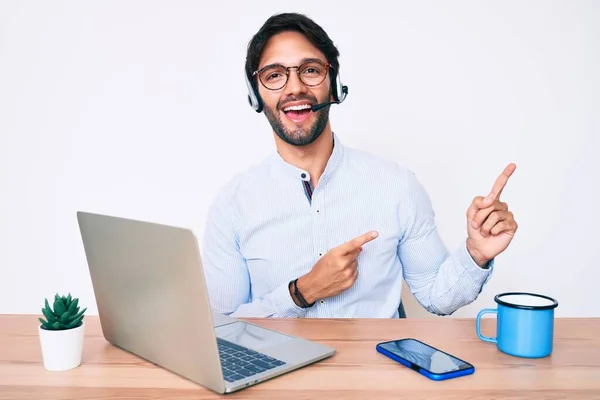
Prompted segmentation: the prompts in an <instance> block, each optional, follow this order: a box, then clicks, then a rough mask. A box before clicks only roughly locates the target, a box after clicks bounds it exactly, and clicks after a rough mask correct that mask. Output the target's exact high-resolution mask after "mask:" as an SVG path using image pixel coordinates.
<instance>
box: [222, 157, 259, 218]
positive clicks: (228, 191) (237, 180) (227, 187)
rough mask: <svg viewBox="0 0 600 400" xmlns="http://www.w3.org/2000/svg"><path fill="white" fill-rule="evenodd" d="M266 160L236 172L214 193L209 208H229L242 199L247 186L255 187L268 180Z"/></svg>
mask: <svg viewBox="0 0 600 400" xmlns="http://www.w3.org/2000/svg"><path fill="white" fill-rule="evenodd" d="M268 174H269V164H268V158H267V159H265V160H263V161H261V162H258V163H256V164H253V165H251V166H250V167H248V168H246V169H244V170H242V171H238V172H236V173H235V174H234V175H233V176H232V177H230V178H229V180H228V181H226V182H225V184H224V185H222V186H221V187H220V188H219V189H218V190H217V192H216V195H215V196H214V198H213V201H212V203H211V208H215V207H230V208H235V205H236V204H237V203H239V202H240V201H243V199H244V196H245V195H244V192H245V191H246V190H247V189H248V188H247V187H246V186H247V185H257V184H260V183H261V182H265V181H268V179H269V176H268Z"/></svg>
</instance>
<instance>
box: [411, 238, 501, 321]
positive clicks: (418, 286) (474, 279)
mask: <svg viewBox="0 0 600 400" xmlns="http://www.w3.org/2000/svg"><path fill="white" fill-rule="evenodd" d="M439 254H442V253H439ZM437 262H438V263H439V268H435V267H434V268H431V271H430V272H429V273H428V272H427V271H423V272H425V273H421V274H420V276H418V277H417V276H408V277H407V282H410V283H409V286H411V289H412V291H413V292H414V295H415V297H416V299H417V300H418V301H419V303H421V305H423V307H425V308H426V309H427V310H428V311H430V312H432V313H435V314H438V315H450V314H452V313H454V312H455V311H456V310H457V309H459V308H461V307H463V306H465V305H468V304H470V303H472V302H473V301H474V300H475V299H477V296H478V295H479V293H481V289H482V287H483V285H484V284H485V283H486V282H487V280H488V279H489V277H490V275H491V272H492V267H493V260H491V261H490V262H489V263H488V264H487V265H486V267H487V268H482V267H480V266H479V265H478V264H477V262H476V261H475V260H474V259H473V258H472V257H471V255H470V254H469V252H468V251H467V248H466V245H464V244H463V245H462V246H460V247H459V249H457V250H456V251H455V252H454V253H452V254H450V253H445V258H440V259H439V260H438V261H437ZM432 265H433V264H432Z"/></svg>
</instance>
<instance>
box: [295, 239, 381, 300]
mask: <svg viewBox="0 0 600 400" xmlns="http://www.w3.org/2000/svg"><path fill="white" fill-rule="evenodd" d="M377 236H378V233H377V232H376V231H371V232H367V233H365V234H363V235H361V236H359V237H356V238H354V239H352V240H350V241H349V242H346V243H344V244H342V245H341V246H338V247H335V248H333V249H331V250H329V251H328V252H327V253H326V254H325V255H324V256H323V257H321V259H320V260H319V261H318V262H317V263H316V264H315V266H314V267H313V268H312V270H311V271H310V272H309V273H308V274H306V275H304V276H303V277H301V278H299V279H298V282H297V283H296V284H297V286H298V290H299V291H300V293H301V294H302V296H303V297H304V299H305V300H306V302H307V303H309V304H312V303H314V302H315V301H316V300H317V299H324V298H326V297H332V296H335V295H337V294H339V293H341V292H343V291H344V290H346V289H348V288H349V287H350V286H352V285H353V284H354V282H355V281H356V278H358V261H357V258H358V255H359V254H360V252H361V251H362V246H363V245H364V244H366V243H368V242H370V241H371V240H373V239H375V238H376V237H377Z"/></svg>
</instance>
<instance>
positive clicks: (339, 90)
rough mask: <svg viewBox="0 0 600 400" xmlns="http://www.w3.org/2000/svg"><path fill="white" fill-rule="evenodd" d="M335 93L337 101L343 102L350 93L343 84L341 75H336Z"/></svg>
mask: <svg viewBox="0 0 600 400" xmlns="http://www.w3.org/2000/svg"><path fill="white" fill-rule="evenodd" d="M333 89H334V91H333V93H334V97H335V99H334V100H335V101H337V102H340V103H341V102H343V101H344V100H345V99H346V94H347V93H348V88H347V87H346V86H344V85H343V84H342V80H341V79H340V74H339V73H336V74H335V83H334V84H333Z"/></svg>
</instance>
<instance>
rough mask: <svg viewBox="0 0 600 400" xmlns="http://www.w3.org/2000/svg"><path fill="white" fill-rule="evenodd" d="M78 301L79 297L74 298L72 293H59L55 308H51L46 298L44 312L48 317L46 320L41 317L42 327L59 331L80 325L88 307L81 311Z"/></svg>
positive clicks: (55, 300)
mask: <svg viewBox="0 0 600 400" xmlns="http://www.w3.org/2000/svg"><path fill="white" fill-rule="evenodd" d="M77 303H79V299H77V298H72V297H71V293H69V295H68V296H66V297H65V296H59V295H58V293H57V294H56V295H55V296H54V309H52V308H50V304H49V303H48V299H46V303H45V307H44V308H42V313H43V314H44V316H45V317H46V320H44V319H43V318H39V320H40V322H41V323H42V328H43V329H47V330H49V331H59V330H65V329H73V328H77V327H78V326H80V325H81V324H82V320H83V313H84V312H85V310H87V308H84V309H83V310H81V311H79V306H78V305H77Z"/></svg>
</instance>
